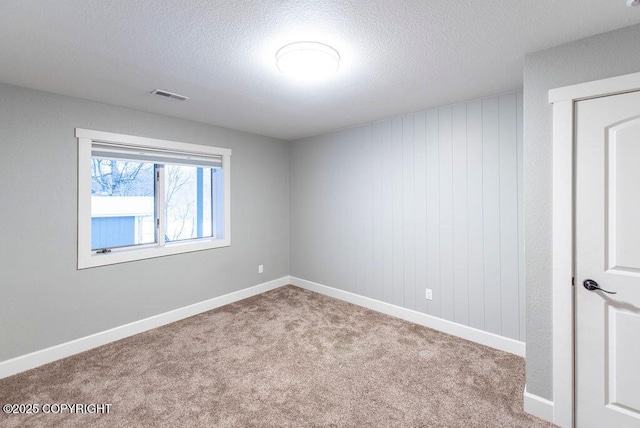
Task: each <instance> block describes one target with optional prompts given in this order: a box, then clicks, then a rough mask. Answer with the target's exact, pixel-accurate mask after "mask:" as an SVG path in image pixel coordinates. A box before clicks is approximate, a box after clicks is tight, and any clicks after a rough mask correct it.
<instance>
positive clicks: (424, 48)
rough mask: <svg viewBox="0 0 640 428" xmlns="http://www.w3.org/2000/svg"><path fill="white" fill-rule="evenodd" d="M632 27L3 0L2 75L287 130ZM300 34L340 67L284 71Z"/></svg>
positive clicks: (478, 82) (401, 104)
mask: <svg viewBox="0 0 640 428" xmlns="http://www.w3.org/2000/svg"><path fill="white" fill-rule="evenodd" d="M636 23H640V7H637V8H630V7H627V6H626V5H625V0H529V1H523V0H481V1H463V0H396V1H393V0H341V1H328V0H292V1H283V0H262V1H260V0H245V1H242V0H181V1H177V0H135V1H134V0H57V1H47V0H19V1H15V0H0V82H4V83H9V84H13V85H18V86H25V87H29V88H35V89H40V90H45V91H50V92H55V93H59V94H64V95H70V96H75V97H79V98H85V99H90V100H96V101H101V102H106V103H110V104H116V105H122V106H127V107H132V108H136V109H140V110H144V111H150V112H155V113H160V114H165V115H169V116H175V117H181V118H186V119H191V120H196V121H199V122H205V123H210V124H214V125H220V126H225V127H229V128H234V129H238V130H243V131H249V132H254V133H258V134H262V135H268V136H273V137H278V138H283V139H287V140H289V139H296V138H300V137H304V136H309V135H314V134H319V133H323V132H326V131H330V130H334V129H338V128H343V127H346V126H350V125H355V124H359V123H363V122H368V121H373V120H377V119H382V118H387V117H391V116H395V115H399V114H403V113H409V112H415V111H419V110H423V109H427V108H430V107H435V106H440V105H446V104H451V103H454V102H458V101H463V100H469V99H474V98H478V97H482V96H486V95H492V94H497V93H501V92H505V91H509V90H513V89H516V88H519V87H521V86H522V66H523V57H524V55H525V54H526V53H530V52H535V51H538V50H541V49H545V48H548V47H551V46H556V45H559V44H562V43H565V42H569V41H572V40H576V39H580V38H583V37H587V36H590V35H594V34H598V33H602V32H605V31H609V30H613V29H617V28H621V27H625V26H628V25H632V24H636ZM301 40H304V41H306V40H313V41H319V42H323V43H327V44H329V45H331V46H333V47H334V48H336V49H337V50H338V51H339V52H340V55H341V57H342V63H341V67H340V70H339V72H338V74H337V75H335V76H334V77H332V78H331V79H329V80H325V81H321V82H315V83H308V82H306V83H299V82H294V81H290V80H288V79H287V78H286V77H285V76H283V75H281V74H280V73H279V72H278V71H277V69H276V68H275V62H274V56H275V53H276V51H277V50H278V48H280V47H281V46H282V45H284V44H286V43H290V42H292V41H301ZM155 88H160V89H164V90H167V91H172V92H177V93H179V94H183V95H186V96H189V97H191V100H189V101H186V102H178V101H174V100H170V99H165V98H161V97H158V96H155V95H151V94H150V93H149V92H150V91H151V90H153V89H155Z"/></svg>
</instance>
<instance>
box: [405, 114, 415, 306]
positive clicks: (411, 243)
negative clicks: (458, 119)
mask: <svg viewBox="0 0 640 428" xmlns="http://www.w3.org/2000/svg"><path fill="white" fill-rule="evenodd" d="M413 126H414V116H413V115H409V116H404V117H403V118H402V172H403V186H402V187H403V214H404V215H403V232H404V237H403V243H404V249H403V260H404V306H405V307H406V308H409V309H415V306H416V304H415V293H416V289H415V285H416V255H415V250H416V244H415V242H416V237H415V203H414V197H415V195H414V188H415V171H414V167H415V165H414V157H415V148H414V134H413Z"/></svg>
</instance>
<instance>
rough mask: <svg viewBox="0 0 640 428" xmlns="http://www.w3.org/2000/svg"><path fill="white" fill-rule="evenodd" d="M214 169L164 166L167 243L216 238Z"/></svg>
mask: <svg viewBox="0 0 640 428" xmlns="http://www.w3.org/2000/svg"><path fill="white" fill-rule="evenodd" d="M211 171H212V168H204V167H195V166H182V165H165V208H166V223H165V240H166V241H167V242H169V241H179V240H183V239H194V238H204V237H211V236H213V229H212V224H213V221H212V219H213V216H212V203H211V196H212V193H211Z"/></svg>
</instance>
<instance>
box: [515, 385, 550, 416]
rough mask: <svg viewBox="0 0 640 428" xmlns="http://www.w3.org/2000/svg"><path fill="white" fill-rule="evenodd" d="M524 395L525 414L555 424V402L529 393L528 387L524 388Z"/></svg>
mask: <svg viewBox="0 0 640 428" xmlns="http://www.w3.org/2000/svg"><path fill="white" fill-rule="evenodd" d="M522 395H523V397H524V400H523V403H524V405H523V407H524V411H525V412H527V413H530V414H532V415H533V416H537V417H539V418H540V419H544V420H545V421H548V422H551V423H553V401H549V400H547V399H546V398H542V397H539V396H537V395H533V394H531V393H529V392H527V385H525V386H524V393H523V394H522Z"/></svg>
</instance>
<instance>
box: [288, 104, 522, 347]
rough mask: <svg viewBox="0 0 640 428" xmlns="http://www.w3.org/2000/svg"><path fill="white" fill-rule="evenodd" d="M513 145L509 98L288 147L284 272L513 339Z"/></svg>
mask: <svg viewBox="0 0 640 428" xmlns="http://www.w3.org/2000/svg"><path fill="white" fill-rule="evenodd" d="M521 145H522V93H520V92H513V93H509V94H504V95H501V96H496V97H490V98H485V99H482V100H477V101H473V102H469V103H463V104H458V105H454V106H448V107H443V108H440V109H435V110H430V111H427V112H421V113H416V114H412V115H407V116H403V117H396V118H393V119H389V120H385V121H381V122H376V123H372V124H367V125H363V126H358V127H355V128H350V129H345V130H341V131H337V132H333V133H330V134H325V135H321V136H318V137H311V138H307V139H303V140H300V141H296V142H293V143H292V144H291V149H290V158H291V166H290V167H291V178H290V181H291V197H290V203H291V274H292V275H293V276H296V277H299V278H303V279H306V280H310V281H314V282H318V283H321V284H324V285H328V286H331V287H335V288H338V289H342V290H345V291H349V292H353V293H356V294H359V295H363V296H367V297H371V298H374V299H377V300H382V301H385V302H389V303H393V304H396V305H399V306H403V307H405V308H409V309H414V310H417V311H420V312H424V313H427V314H430V315H434V316H437V317H441V318H444V319H447V320H451V321H455V322H458V323H460V324H464V325H469V326H472V327H475V328H478V329H482V330H486V331H489V332H492V333H496V334H500V335H503V336H506V337H510V338H514V339H519V340H524V339H525V332H524V320H525V316H524V288H523V284H524V282H523V281H522V280H521V275H522V274H523V270H522V266H523V265H522V263H521V262H522V253H521V249H522V248H523V246H522V245H521V244H519V242H520V243H521V242H522V240H521V239H520V237H519V235H521V232H522V228H520V227H519V223H521V220H522V218H521V216H519V212H518V206H519V204H518V202H519V196H521V194H522V192H521V191H520V190H521V189H520V186H519V184H522V179H521V176H520V174H519V171H521V168H519V164H520V163H521V160H522V156H521V154H522V151H521ZM427 287H428V288H431V289H433V301H427V300H426V299H425V289H426V288H427Z"/></svg>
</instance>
